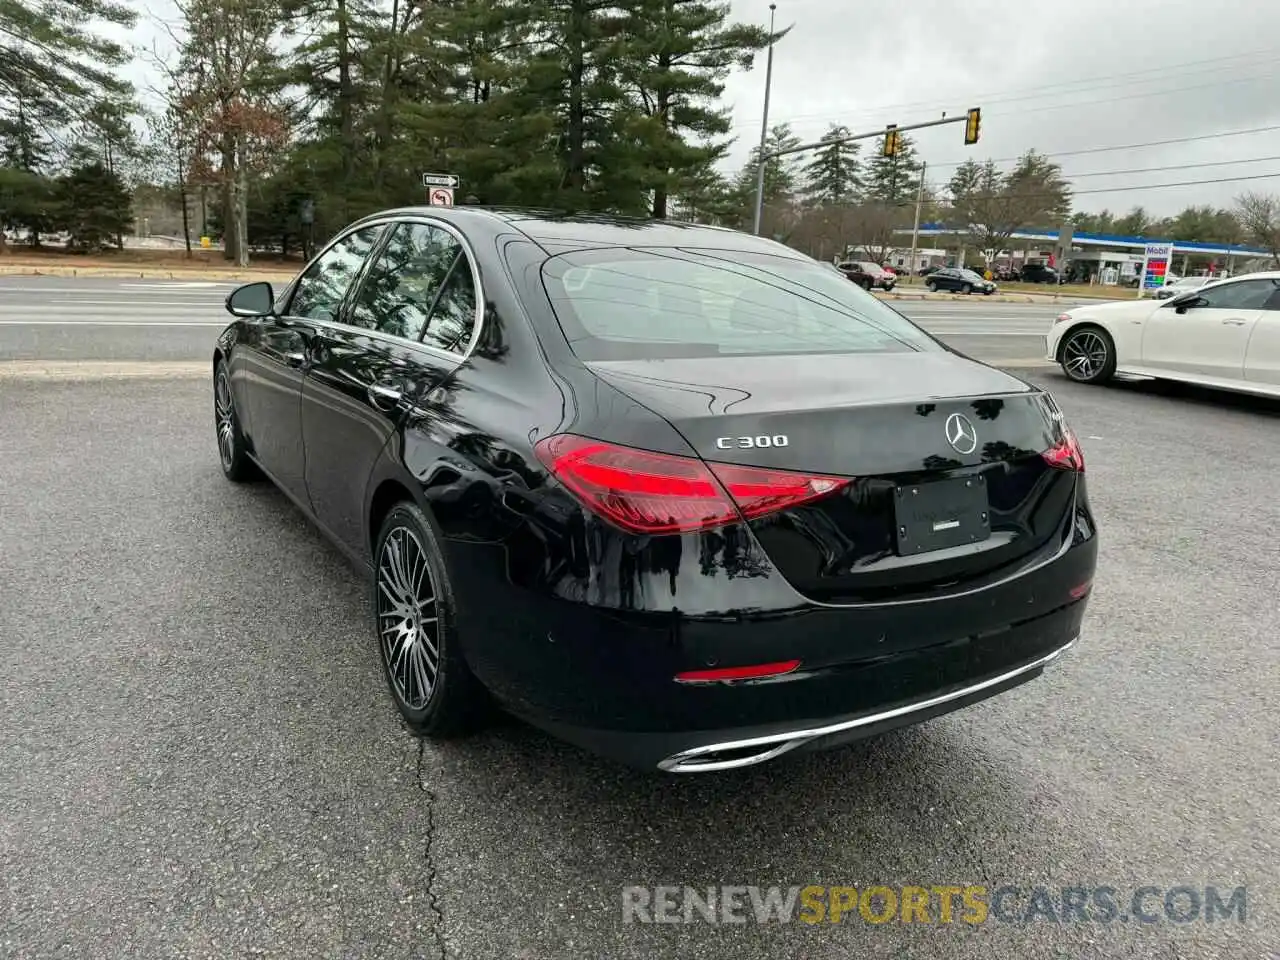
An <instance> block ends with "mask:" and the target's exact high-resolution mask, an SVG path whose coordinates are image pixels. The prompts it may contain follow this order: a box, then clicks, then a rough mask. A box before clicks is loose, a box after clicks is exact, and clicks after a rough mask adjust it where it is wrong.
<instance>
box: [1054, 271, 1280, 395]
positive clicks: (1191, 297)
mask: <svg viewBox="0 0 1280 960" xmlns="http://www.w3.org/2000/svg"><path fill="white" fill-rule="evenodd" d="M1046 347H1047V357H1048V359H1050V360H1053V361H1055V362H1056V363H1058V364H1060V365H1061V366H1062V371H1063V373H1065V374H1066V375H1067V376H1068V377H1070V378H1071V379H1072V380H1076V381H1078V382H1080V383H1106V382H1107V381H1108V380H1110V379H1111V378H1112V377H1114V376H1115V375H1116V374H1121V375H1134V376H1139V377H1156V378H1158V379H1161V380H1181V381H1183V382H1185V383H1193V384H1197V385H1199V386H1203V387H1214V388H1217V389H1220V390H1231V391H1236V392H1239V393H1248V394H1256V395H1258V396H1264V397H1280V272H1275V271H1272V272H1266V273H1253V274H1247V275H1245V276H1242V277H1236V278H1234V279H1230V280H1213V281H1212V282H1210V283H1206V284H1204V285H1202V286H1200V287H1198V288H1196V289H1194V290H1187V291H1184V292H1182V293H1179V294H1178V295H1177V296H1174V297H1170V298H1168V299H1166V300H1163V301H1161V302H1160V303H1153V302H1152V301H1150V300H1147V299H1142V300H1134V299H1127V300H1118V301H1115V302H1112V303H1099V304H1081V305H1080V306H1078V307H1072V308H1070V309H1069V310H1067V311H1066V312H1065V313H1062V314H1059V316H1058V318H1057V320H1055V321H1054V323H1053V326H1052V327H1051V328H1050V330H1049V334H1048V336H1047V337H1046Z"/></svg>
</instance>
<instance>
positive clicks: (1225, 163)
mask: <svg viewBox="0 0 1280 960" xmlns="http://www.w3.org/2000/svg"><path fill="white" fill-rule="evenodd" d="M1269 160H1280V155H1278V156H1274V157H1248V158H1247V159H1244V160H1208V161H1205V162H1204V163H1171V164H1168V165H1166V166H1163V167H1133V168H1131V169H1129V170H1092V171H1090V172H1089V173H1064V174H1063V175H1062V178H1063V179H1064V180H1079V179H1081V178H1082V177H1119V176H1123V175H1125V174H1130V173H1163V172H1165V171H1167V170H1196V169H1199V168H1201V167H1230V166H1235V165H1236V164H1237V163H1266V162H1267V161H1269Z"/></svg>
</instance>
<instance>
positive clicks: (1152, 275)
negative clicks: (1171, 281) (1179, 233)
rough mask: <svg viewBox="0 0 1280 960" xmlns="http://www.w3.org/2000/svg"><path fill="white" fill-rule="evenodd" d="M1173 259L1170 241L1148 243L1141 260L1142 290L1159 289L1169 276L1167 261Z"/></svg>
mask: <svg viewBox="0 0 1280 960" xmlns="http://www.w3.org/2000/svg"><path fill="white" fill-rule="evenodd" d="M1172 259H1173V244H1172V243H1148V244H1147V248H1146V256H1145V257H1144V259H1143V262H1142V291H1143V292H1144V293H1145V292H1146V291H1147V290H1159V289H1160V288H1161V287H1163V286H1164V284H1165V280H1166V279H1167V278H1168V276H1169V261H1170V260H1172Z"/></svg>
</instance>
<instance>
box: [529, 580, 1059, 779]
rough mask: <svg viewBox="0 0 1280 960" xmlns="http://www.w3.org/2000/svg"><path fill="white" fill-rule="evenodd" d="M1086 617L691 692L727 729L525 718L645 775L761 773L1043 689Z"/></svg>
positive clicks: (1055, 616) (1044, 620)
mask: <svg viewBox="0 0 1280 960" xmlns="http://www.w3.org/2000/svg"><path fill="white" fill-rule="evenodd" d="M1083 612H1084V602H1083V601H1079V602H1076V603H1074V604H1071V605H1070V606H1068V607H1065V608H1063V609H1061V610H1058V611H1055V612H1054V613H1052V614H1050V615H1048V616H1045V617H1039V618H1036V619H1035V620H1033V621H1031V622H1028V623H1023V624H1019V625H1017V626H1016V627H1012V628H1010V629H1008V630H1005V631H1000V632H998V633H995V634H989V635H986V636H968V637H965V636H957V637H956V638H955V639H953V640H951V641H949V642H944V643H939V644H935V645H931V646H928V647H925V648H922V649H912V650H909V651H902V652H900V653H897V654H893V655H889V656H885V657H883V658H874V657H872V658H868V659H866V660H863V661H861V662H858V663H851V664H845V665H843V666H841V667H839V668H835V669H831V670H819V671H815V672H813V673H808V674H804V673H801V674H792V675H789V676H786V677H783V678H780V679H778V680H774V681H760V682H740V683H721V684H715V685H713V687H711V686H709V687H708V688H706V689H701V690H699V689H691V690H688V691H687V692H688V693H689V694H691V695H695V696H696V695H701V696H704V697H705V699H706V700H707V718H708V719H710V718H712V717H718V718H719V719H720V720H721V721H722V722H723V724H724V725H723V726H714V727H712V728H709V729H666V730H634V729H627V730H621V729H601V728H596V727H585V726H581V725H578V724H575V723H566V722H563V721H561V720H558V719H555V718H553V717H550V716H547V715H545V714H532V715H531V714H524V716H525V718H526V719H528V720H529V721H530V722H532V723H533V724H534V725H535V726H539V727H541V728H543V729H545V730H547V731H548V732H549V733H552V734H554V735H555V736H557V737H559V738H561V739H563V740H566V741H568V742H570V743H573V744H576V745H578V746H580V747H582V748H584V749H586V750H588V751H590V752H592V753H595V754H599V755H602V756H606V757H609V758H611V759H613V760H616V761H618V762H621V763H624V764H627V765H629V766H633V767H637V768H641V769H650V770H655V769H656V770H661V771H664V772H668V773H704V772H714V771H719V770H729V769H735V768H739V767H746V766H752V765H755V764H758V763H764V762H766V761H769V760H773V759H775V758H777V757H779V756H782V755H783V754H787V753H792V752H796V753H800V752H811V751H818V750H828V749H832V748H835V747H839V746H842V745H845V744H848V743H851V742H853V741H855V740H859V739H863V738H865V737H871V736H876V735H878V734H881V733H885V732H887V731H889V730H892V729H895V728H898V727H903V726H909V725H912V724H915V723H920V722H923V721H925V720H929V719H932V718H934V717H938V716H941V715H943V714H946V713H950V712H952V711H954V710H958V709H961V708H963V707H966V706H970V705H972V704H975V703H978V702H980V701H982V700H985V699H987V698H989V697H992V696H996V695H998V694H1000V693H1003V692H1005V691H1007V690H1011V689H1013V688H1014V687H1017V686H1019V685H1021V684H1023V683H1026V682H1027V681H1029V680H1033V679H1035V678H1036V677H1038V676H1040V674H1041V673H1042V672H1043V671H1044V669H1045V667H1047V666H1048V665H1049V664H1051V663H1053V662H1054V661H1055V660H1057V659H1058V658H1059V657H1060V656H1061V655H1062V654H1063V653H1064V652H1065V651H1066V650H1067V649H1068V648H1070V647H1071V646H1072V644H1073V643H1075V641H1076V639H1077V638H1078V636H1079V632H1080V621H1081V617H1082V615H1083ZM784 691H785V692H784ZM598 693H603V691H598ZM780 698H783V699H785V700H786V701H787V702H788V703H789V704H790V712H791V713H792V714H793V716H794V719H788V720H774V721H773V722H770V723H752V722H750V721H751V718H752V717H753V715H754V714H756V713H757V712H758V713H759V714H761V715H770V714H771V715H774V716H776V715H777V710H776V707H777V701H778V700H779V699H780ZM731 701H736V703H732V704H731ZM757 708H758V711H757ZM517 712H520V711H517ZM731 721H732V722H731Z"/></svg>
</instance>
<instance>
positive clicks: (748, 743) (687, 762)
mask: <svg viewBox="0 0 1280 960" xmlns="http://www.w3.org/2000/svg"><path fill="white" fill-rule="evenodd" d="M1078 639H1079V637H1078V636H1077V637H1075V638H1073V639H1072V640H1071V641H1069V642H1068V643H1066V644H1065V645H1063V646H1061V647H1059V648H1058V649H1057V650H1055V651H1053V652H1052V653H1050V654H1048V655H1046V656H1043V657H1041V658H1040V659H1038V660H1033V661H1032V662H1031V663H1025V664H1023V665H1022V666H1020V667H1017V668H1016V669H1013V670H1010V671H1009V672H1008V673H1002V674H1000V675H999V676H998V677H992V678H991V679H989V680H983V681H982V682H981V683H975V684H973V685H972V686H968V687H964V688H963V689H961V690H953V691H952V692H951V693H944V694H941V695H939V696H936V697H930V698H929V699H928V700H917V701H916V702H915V703H908V704H906V705H904V706H901V707H895V708H894V709H892V710H884V711H881V712H880V713H872V714H868V715H867V716H865V717H858V718H857V719H854V720H844V721H841V722H840V723H833V724H830V725H828V726H825V727H808V728H806V729H801V730H792V731H790V732H788V733H772V734H769V735H768V736H765V737H752V738H749V739H747V740H731V741H729V742H727V743H712V744H707V745H706V746H702V747H693V748H691V749H689V750H683V751H681V752H680V753H676V754H673V755H671V756H670V757H667V759H665V760H663V761H661V762H660V763H659V764H658V769H659V770H662V771H664V772H666V773H711V772H714V771H717V770H736V769H738V768H740V767H750V766H754V765H755V764H757V763H764V762H765V761H766V760H772V759H773V758H774V757H779V756H781V755H782V754H784V753H787V752H789V751H791V750H794V749H795V748H796V747H800V746H803V745H804V744H806V743H809V742H810V741H812V740H817V739H819V738H821V737H827V736H830V735H832V734H834V733H844V732H845V731H848V730H856V729H857V728H858V727H867V726H871V725H873V724H876V723H880V722H882V721H884V720H893V719H895V718H897V717H902V716H907V715H908V714H912V713H918V712H920V711H923V710H930V709H932V708H933V707H937V706H941V705H942V704H944V703H950V702H951V701H953V700H960V699H963V698H964V697H967V696H970V695H971V694H974V693H980V692H981V691H983V690H986V689H989V688H990V687H995V686H999V685H1000V684H1002V683H1005V682H1006V681H1008V680H1012V679H1014V678H1015V677H1018V676H1021V675H1022V674H1024V673H1030V672H1031V671H1032V670H1037V669H1039V668H1041V667H1044V666H1046V665H1048V664H1050V663H1052V662H1053V661H1054V660H1057V659H1058V658H1059V657H1060V656H1062V655H1063V654H1064V653H1066V652H1067V651H1068V650H1070V649H1071V647H1072V646H1073V645H1074V644H1075V642H1076V640H1078ZM752 747H760V748H761V752H759V753H755V754H751V755H750V756H746V757H735V758H734V759H732V760H709V761H704V762H701V763H700V762H698V757H702V756H706V755H707V754H713V753H722V752H725V751H729V750H749V749H751V748H752Z"/></svg>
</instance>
